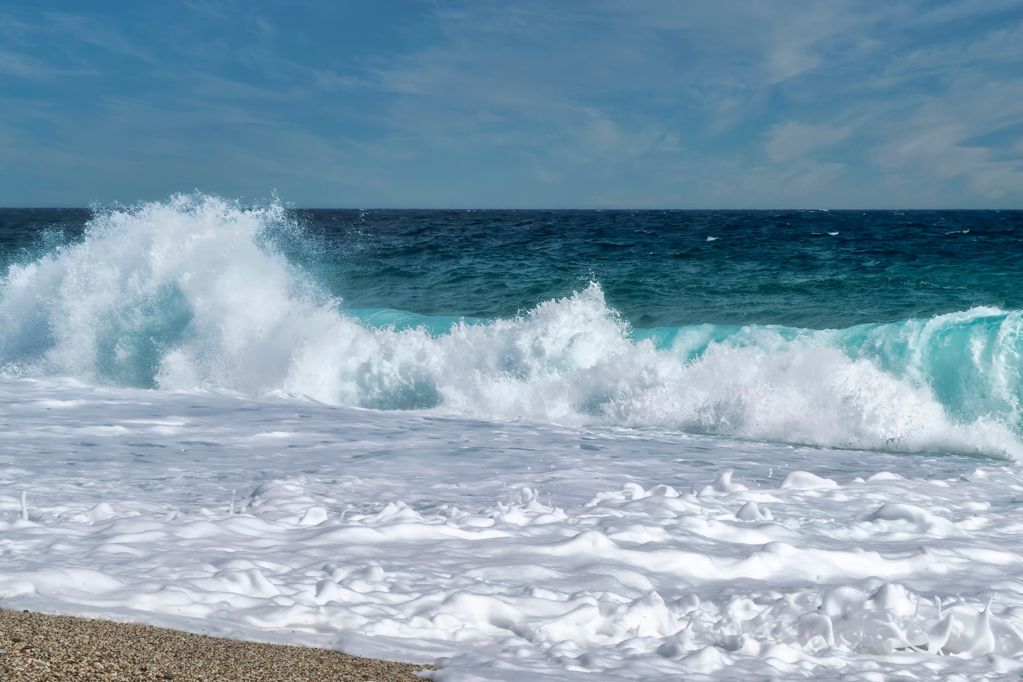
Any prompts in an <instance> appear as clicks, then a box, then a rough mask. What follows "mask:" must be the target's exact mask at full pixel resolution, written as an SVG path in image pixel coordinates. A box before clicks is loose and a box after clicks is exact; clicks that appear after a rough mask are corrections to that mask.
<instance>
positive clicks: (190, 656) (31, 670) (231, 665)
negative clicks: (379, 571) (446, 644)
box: [0, 609, 428, 682]
mask: <svg viewBox="0 0 1023 682" xmlns="http://www.w3.org/2000/svg"><path fill="white" fill-rule="evenodd" d="M426 669H428V668H426V667H424V666H416V665H409V664H406V663H394V662H391V661H382V660H375V659H370V658H358V657H355V656H349V655H347V654H343V653H340V652H338V651H330V650H327V649H316V648H312V647H300V646H282V645H277V644H258V643H254V642H242V641H238V640H232V639H221V638H218V637H209V636H206V635H196V634H191V633H187V632H179V631H177V630H168V629H165V628H157V627H151V626H148V625H139V624H135V623H114V622H110V621H102V620H93V619H89V618H76V617H72V616H53V615H45V614H40V613H29V612H26V611H12V610H5V609H0V679H2V680H177V681H183V680H209V681H211V682H212V681H213V680H216V681H218V682H219V681H221V680H225V681H226V680H251V681H252V682H260V681H262V680H317V681H320V680H380V681H390V680H421V679H422V678H421V677H419V676H418V675H417V673H419V672H421V671H423V670H426Z"/></svg>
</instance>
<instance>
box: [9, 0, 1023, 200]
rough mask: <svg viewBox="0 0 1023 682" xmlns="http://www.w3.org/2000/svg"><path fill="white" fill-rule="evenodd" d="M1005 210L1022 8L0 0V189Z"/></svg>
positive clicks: (1021, 194) (1015, 127) (1014, 187)
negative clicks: (61, 0) (55, 0)
mask: <svg viewBox="0 0 1023 682" xmlns="http://www.w3.org/2000/svg"><path fill="white" fill-rule="evenodd" d="M194 189H199V190H201V191H205V192H211V193H217V194H221V195H224V196H228V197H233V198H239V199H241V200H243V201H259V200H262V199H265V198H266V197H268V196H270V195H271V194H272V192H273V191H274V190H276V191H277V193H278V194H279V196H280V198H281V199H282V200H283V201H286V202H289V203H294V204H296V205H299V206H349V207H370V206H372V207H677V208H758V207H807V208H817V207H831V208H841V207H850V208H859V207H877V208H886V207H995V208H997V207H1006V208H1012V207H1015V208H1023V0H1015V1H1012V2H1006V1H1004V0H984V1H974V2H971V1H968V0H960V1H958V2H936V1H934V0H910V1H905V2H879V1H878V0H863V1H854V0H828V1H826V2H820V1H815V2H787V1H784V0H777V1H774V2H768V1H762V2H761V1H757V2H753V1H751V2H739V1H735V2H695V1H693V2H688V1H687V2H683V1H681V0H677V1H676V0H593V1H592V2H583V1H582V0H579V1H578V2H576V1H574V0H565V1H563V2H558V1H553V0H540V1H535V2H534V1H533V0H519V1H509V0H506V1H503V2H496V1H495V2H490V1H488V0H471V1H467V2H461V1H447V0H433V1H422V2H419V1H412V0H407V1H403V2H398V1H394V2H387V1H386V0H374V1H370V0H352V1H349V2H341V1H337V2H327V1H323V2H301V1H290V2H252V1H249V2H242V1H238V2H233V1H230V0H223V1H221V0H194V1H185V2H159V3H157V2H128V1H127V0H124V1H121V2H103V1H101V0H92V1H89V2H85V1H82V2H46V3H31V2H10V1H5V0H0V205H47V206H52V205H65V206H68V205H88V204H90V203H95V202H99V203H109V202H113V201H119V202H124V203H131V202H136V201H139V200H146V199H159V198H163V197H166V196H168V195H170V194H172V193H175V192H181V191H192V190H194Z"/></svg>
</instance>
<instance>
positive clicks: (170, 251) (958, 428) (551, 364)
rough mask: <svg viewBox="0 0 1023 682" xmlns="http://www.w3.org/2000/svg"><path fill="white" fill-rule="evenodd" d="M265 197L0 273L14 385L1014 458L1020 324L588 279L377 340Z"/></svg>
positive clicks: (137, 222) (143, 222)
mask: <svg viewBox="0 0 1023 682" xmlns="http://www.w3.org/2000/svg"><path fill="white" fill-rule="evenodd" d="M281 231H283V232H286V233H287V234H289V235H290V236H291V238H295V237H294V235H295V234H296V233H297V228H296V226H295V225H294V223H292V222H290V219H289V217H288V214H287V212H286V211H284V209H283V208H282V207H281V206H280V205H279V204H270V205H268V206H266V207H262V208H255V209H246V208H242V207H240V206H238V205H237V204H235V203H232V202H228V201H225V200H223V199H219V198H216V197H210V196H205V195H191V196H178V197H174V198H172V199H171V200H169V201H167V202H156V203H149V204H144V205H141V206H139V207H137V208H134V209H121V210H110V211H103V212H100V213H98V214H97V215H96V216H95V217H94V218H93V219H92V221H91V222H90V223H89V225H88V227H87V230H86V234H85V236H84V237H83V238H82V239H81V240H80V241H77V242H74V243H68V244H65V245H63V246H60V247H57V248H55V249H54V250H52V251H50V252H49V253H47V254H46V255H44V256H42V257H40V258H38V259H36V260H34V261H31V262H25V263H20V264H15V265H12V266H10V268H9V270H8V272H7V274H6V276H5V277H4V279H3V282H2V285H0V287H2V288H0V365H2V366H4V367H6V368H7V371H8V373H13V372H17V373H20V374H21V375H24V376H43V375H46V376H53V375H64V376H73V377H77V378H79V379H82V380H86V381H90V382H96V383H104V384H112V385H127V386H140V387H148V388H159V389H185V390H190V389H205V390H217V391H232V392H238V393H241V394H246V395H260V394H264V393H268V392H286V393H290V394H297V395H305V396H308V397H311V398H314V399H316V400H319V401H323V402H328V403H335V404H346V405H357V406H362V407H370V408H376V409H402V410H406V409H433V410H439V411H443V412H447V413H454V414H466V415H475V416H482V417H488V418H498V419H507V418H527V419H532V420H538V421H549V422H557V423H564V424H586V423H590V424H594V423H596V424H615V425H624V426H636V427H649V426H656V427H662V428H668V429H677V430H684V431H691V432H699V433H714V434H724V435H733V436H739V437H742V438H749V439H757V440H773V441H783V442H796V443H808V444H817V445H827V446H837V447H853V448H872V449H885V450H901V451H921V450H939V451H940V450H954V451H961V452H978V453H988V454H1000V455H1019V454H1021V453H1023V447H1021V445H1020V441H1019V438H1018V433H1019V427H1020V390H1021V385H1023V380H1021V375H1020V373H1021V371H1023V362H1021V359H1020V352H1021V351H1020V349H1021V340H1020V313H1018V312H1006V311H1002V310H999V309H994V308H977V309H973V310H970V311H966V312H963V313H957V314H951V315H942V316H937V317H934V318H930V319H926V320H906V321H903V322H897V323H886V324H872V325H859V326H857V327H850V328H847V329H842V330H823V331H820V330H805V329H797V328H791V327H779V326H757V325H745V326H731V327H718V326H715V325H700V326H694V327H685V328H674V329H660V330H642V329H634V328H632V327H630V325H629V324H627V323H626V322H625V321H624V320H623V319H622V318H621V316H619V315H618V313H617V312H616V311H615V310H613V309H612V308H611V307H610V306H609V305H608V304H607V302H606V300H605V296H604V292H603V289H602V288H601V286H600V285H599V284H598V283H596V282H594V283H591V284H590V285H589V286H587V287H585V288H582V289H580V290H578V291H576V292H575V293H573V294H571V295H570V296H566V297H564V298H557V299H551V300H547V301H544V302H541V303H540V304H539V305H537V306H536V307H535V308H533V309H531V310H528V311H524V312H522V313H520V314H519V315H517V316H514V317H510V318H505V319H495V320H489V321H483V320H474V321H458V322H452V321H451V320H450V319H449V320H448V321H447V322H446V323H445V324H443V325H440V326H436V325H435V326H433V327H432V328H431V327H430V326H429V325H405V326H404V328H399V327H397V326H394V325H384V326H374V325H372V324H369V323H367V322H366V321H364V320H361V319H359V318H360V316H359V315H358V314H352V313H348V312H345V311H344V307H343V305H342V301H341V300H339V299H338V298H337V297H334V296H331V295H328V294H327V293H325V292H324V291H323V290H322V289H321V288H320V287H318V286H317V285H316V284H315V282H314V280H313V278H311V277H310V276H309V275H308V274H307V273H305V272H303V271H302V269H301V264H300V263H292V262H289V260H288V258H286V257H285V255H284V254H283V252H282V250H281V249H279V248H277V246H276V242H275V239H274V238H273V236H274V234H275V232H281Z"/></svg>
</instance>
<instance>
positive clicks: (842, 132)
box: [765, 121, 852, 161]
mask: <svg viewBox="0 0 1023 682" xmlns="http://www.w3.org/2000/svg"><path fill="white" fill-rule="evenodd" d="M851 133H852V126H837V127H836V126H829V125H824V124H811V123H799V122H797V121H787V122H785V123H781V124H778V125H775V126H774V127H772V128H771V129H770V130H768V131H767V144H766V145H765V150H766V151H767V156H768V157H769V158H770V159H771V160H772V161H790V160H792V159H798V158H802V157H804V156H809V155H812V154H814V153H816V152H819V151H821V150H824V149H827V148H828V147H831V146H833V145H835V144H838V143H839V142H841V141H842V140H845V139H846V138H848V137H849V135H850V134H851Z"/></svg>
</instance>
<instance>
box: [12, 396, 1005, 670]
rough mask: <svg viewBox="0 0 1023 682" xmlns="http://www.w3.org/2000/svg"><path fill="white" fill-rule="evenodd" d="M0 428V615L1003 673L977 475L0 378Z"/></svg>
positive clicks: (438, 648) (995, 542)
mask: <svg viewBox="0 0 1023 682" xmlns="http://www.w3.org/2000/svg"><path fill="white" fill-rule="evenodd" d="M0 418H2V419H3V421H4V423H6V424H8V428H7V429H5V430H4V431H3V433H0V532H2V533H3V538H4V545H3V547H4V551H3V552H2V553H0V596H2V597H3V603H4V605H6V606H8V607H10V608H31V609H40V610H53V611H61V612H71V613H78V614H82V615H97V616H102V617H107V618H110V617H113V618H121V619H128V620H140V621H143V622H148V623H153V624H161V625H168V626H173V627H179V628H185V629H191V630H196V631H204V632H213V633H222V634H226V635H230V636H233V637H246V638H254V639H260V640H267V641H285V642H291V643H305V644H312V645H319V646H329V647H337V648H342V649H344V650H347V651H350V652H352V653H358V654H366V655H378V656H390V657H398V658H402V659H406V660H411V661H432V660H435V659H436V658H437V657H440V658H441V662H442V666H441V669H440V671H439V672H437V673H435V675H434V677H435V679H439V680H535V679H563V680H576V679H593V678H594V676H597V677H599V678H601V679H665V678H675V679H678V678H682V679H705V680H737V681H741V682H745V681H747V680H750V681H752V680H761V679H764V677H765V676H770V677H774V678H779V679H797V678H798V679H815V680H821V679H834V680H839V679H843V680H845V679H863V680H868V679H892V678H895V677H897V678H898V679H904V680H942V679H950V676H954V675H961V676H962V678H961V679H1000V678H1004V677H1006V676H1010V675H1012V676H1018V675H1019V674H1020V672H1021V671H1023V664H1021V663H1020V659H1021V657H1023V635H1021V629H1023V595H1021V593H1020V591H1019V589H1018V586H1019V583H1020V580H1021V579H1023V568H1021V567H1023V553H1021V551H1020V547H1021V546H1023V545H1021V543H1020V542H1019V540H1020V535H1021V533H1023V529H1021V525H1020V523H1019V522H1018V518H1017V517H1018V507H1019V502H1020V499H1021V497H1020V496H1021V491H1023V478H1021V477H1020V475H1019V472H1018V471H1017V470H1016V469H1015V468H1012V467H1009V466H1005V465H999V464H998V463H997V462H991V461H988V462H984V461H977V460H973V461H971V460H970V459H969V458H965V457H955V456H945V457H930V458H928V457H924V456H914V457H906V456H897V455H884V454H882V453H862V452H843V451H829V450H810V449H802V448H793V447H790V446H780V445H766V444H757V443H750V442H741V441H735V440H728V439H722V438H713V437H704V436H684V435H681V434H677V433H675V434H673V433H669V432H661V431H656V430H649V429H648V430H645V431H641V432H640V431H631V430H623V429H578V428H567V427H554V426H549V425H546V426H545V425H538V424H531V423H526V422H518V423H510V422H484V421H476V420H470V419H466V418H451V417H437V416H431V415H424V414H417V413H394V412H381V411H374V410H360V409H353V408H345V407H331V406H325V405H320V404H317V403H314V402H311V401H302V400H295V399H286V398H273V397H267V398H263V399H260V400H258V401H253V400H243V399H239V398H232V397H228V396H223V395H216V394H204V393H190V392H164V391H143V390H134V389H124V388H101V387H94V386H89V385H85V384H81V383H78V382H70V381H66V380H65V381H60V382H50V381H36V380H25V379H22V380H15V379H0ZM100 427H102V428H100ZM978 465H979V466H980V468H977V467H978ZM867 472H879V473H876V474H875V475H873V476H870V477H868V478H864V477H863V475H864V474H866V473H867ZM25 517H27V518H25Z"/></svg>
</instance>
